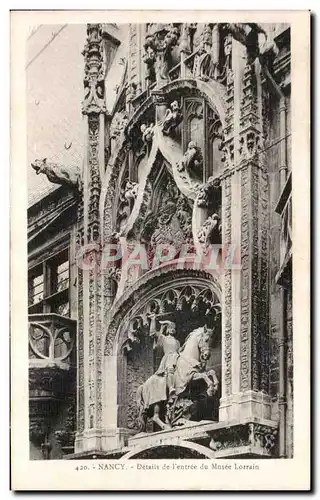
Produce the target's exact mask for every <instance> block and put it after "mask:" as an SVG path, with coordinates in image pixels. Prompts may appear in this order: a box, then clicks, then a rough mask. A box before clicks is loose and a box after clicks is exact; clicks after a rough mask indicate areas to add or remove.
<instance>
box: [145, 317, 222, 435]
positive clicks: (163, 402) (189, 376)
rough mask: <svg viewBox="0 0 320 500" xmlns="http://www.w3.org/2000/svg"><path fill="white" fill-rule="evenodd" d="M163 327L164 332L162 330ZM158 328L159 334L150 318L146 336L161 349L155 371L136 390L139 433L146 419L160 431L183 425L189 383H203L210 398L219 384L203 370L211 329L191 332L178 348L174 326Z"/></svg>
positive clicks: (164, 323) (211, 371)
mask: <svg viewBox="0 0 320 500" xmlns="http://www.w3.org/2000/svg"><path fill="white" fill-rule="evenodd" d="M163 325H165V328H166V330H163V329H162V328H163ZM161 326H162V328H161V329H160V332H157V330H156V327H155V316H154V315H152V316H151V322H150V335H151V336H152V337H153V338H155V339H156V343H155V346H160V347H161V348H162V351H163V357H162V359H161V362H160V365H159V367H158V369H157V371H156V372H155V373H154V374H153V375H151V377H149V378H148V379H147V380H146V382H145V383H144V384H142V385H141V386H140V387H139V388H138V390H137V404H138V407H139V423H140V428H141V430H142V431H144V430H145V429H146V422H147V419H148V417H152V420H153V421H154V422H155V423H156V424H157V425H158V426H159V427H160V428H161V429H170V428H171V427H172V426H175V425H181V423H182V422H183V423H185V422H184V420H185V418H181V417H182V415H183V411H184V410H183V407H184V404H183V402H184V401H185V399H186V398H185V394H186V391H187V389H188V388H189V387H190V384H191V383H192V382H194V381H198V380H202V381H204V382H205V384H206V386H207V397H212V396H213V395H214V394H215V393H216V391H217V389H218V385H219V382H218V379H217V376H216V374H215V371H214V370H209V371H208V372H207V371H206V364H207V361H208V359H209V358H210V354H211V339H212V335H213V330H210V329H208V328H207V327H206V326H204V327H200V328H197V329H196V330H193V331H192V332H191V333H190V334H189V335H188V336H187V337H186V340H185V343H184V345H183V346H182V347H180V343H179V341H178V340H177V339H176V325H175V323H174V322H172V321H164V322H162V325H161ZM190 403H191V404H192V402H190ZM181 406H182V408H181ZM187 406H188V405H187ZM176 410H177V411H176ZM181 410H182V411H181ZM163 419H164V421H163Z"/></svg>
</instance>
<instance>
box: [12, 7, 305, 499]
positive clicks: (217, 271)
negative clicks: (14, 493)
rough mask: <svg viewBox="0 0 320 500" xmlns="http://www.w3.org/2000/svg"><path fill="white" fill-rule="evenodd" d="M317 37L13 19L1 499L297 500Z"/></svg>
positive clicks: (20, 15) (215, 21)
mask: <svg viewBox="0 0 320 500" xmlns="http://www.w3.org/2000/svg"><path fill="white" fill-rule="evenodd" d="M111 21H112V22H111ZM309 31H310V13H309V12H307V11H252V12H250V11H236V12H233V11H225V12H224V11H213V10H212V11H185V12H184V11H171V12H169V11H130V12H124V11H92V12H91V11H43V12H41V11H37V12H35V11H24V12H22V11H14V12H12V13H11V131H12V132H11V134H12V135H11V136H12V143H11V158H12V169H11V179H12V182H11V185H12V192H11V205H12V208H11V221H12V223H11V242H12V245H11V284H12V285H11V290H12V297H11V336H12V345H11V366H12V378H11V384H12V394H11V395H12V399H11V412H12V417H11V424H12V433H11V456H12V458H11V468H12V489H14V490H106V491H107V490H194V491H196V490H199V491H200V490H308V489H309V488H310V413H309V411H310V401H309V395H310V391H309V388H310V361H309V354H310V344H309V337H310V325H309V317H310V314H309V305H310V304H309V303H310V294H309V279H310V276H309V240H310V233H309V222H310V220H309V207H310V200H309V193H310V191H309V169H310V165H309V164H310V161H309V133H310V102H309V96H310V67H309V64H310V33H309Z"/></svg>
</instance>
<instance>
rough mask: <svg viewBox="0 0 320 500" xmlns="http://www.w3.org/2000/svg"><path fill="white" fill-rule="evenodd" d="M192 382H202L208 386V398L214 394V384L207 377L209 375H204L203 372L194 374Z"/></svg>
mask: <svg viewBox="0 0 320 500" xmlns="http://www.w3.org/2000/svg"><path fill="white" fill-rule="evenodd" d="M193 380H204V381H205V383H206V384H207V386H208V388H207V394H208V396H210V397H211V396H213V395H214V393H215V392H216V390H215V384H214V382H213V381H212V380H211V378H210V377H209V375H208V374H207V373H205V372H202V373H195V374H194V375H193Z"/></svg>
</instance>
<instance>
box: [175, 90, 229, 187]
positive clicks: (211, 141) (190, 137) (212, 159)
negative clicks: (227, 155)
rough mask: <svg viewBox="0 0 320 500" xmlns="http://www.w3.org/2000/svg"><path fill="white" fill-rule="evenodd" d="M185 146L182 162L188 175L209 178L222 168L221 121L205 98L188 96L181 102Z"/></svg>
mask: <svg viewBox="0 0 320 500" xmlns="http://www.w3.org/2000/svg"><path fill="white" fill-rule="evenodd" d="M182 109H183V112H182V114H183V124H182V149H183V151H184V157H183V158H182V162H181V164H180V166H179V168H180V169H181V170H183V169H189V170H191V172H189V175H191V177H194V178H195V179H197V180H199V181H202V182H206V181H207V180H208V179H209V177H210V176H212V175H217V174H219V173H220V171H222V168H223V163H222V137H223V135H222V124H221V121H220V118H219V115H218V114H217V112H216V111H215V110H214V109H212V108H211V107H210V106H209V105H208V103H207V102H206V101H205V99H203V98H198V97H186V98H184V99H183V103H182Z"/></svg>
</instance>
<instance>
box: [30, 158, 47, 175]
mask: <svg viewBox="0 0 320 500" xmlns="http://www.w3.org/2000/svg"><path fill="white" fill-rule="evenodd" d="M46 163H47V158H43V160H34V162H33V163H31V167H32V168H33V169H34V170H35V171H36V174H37V175H39V174H41V173H42V172H43V171H44V170H45V167H46Z"/></svg>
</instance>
